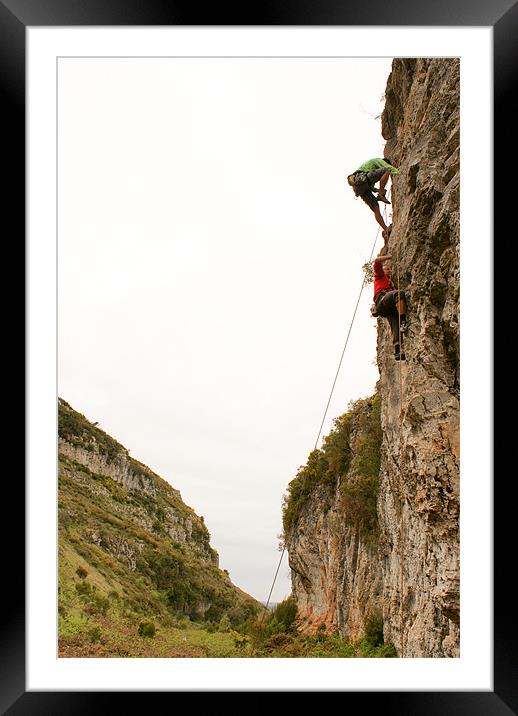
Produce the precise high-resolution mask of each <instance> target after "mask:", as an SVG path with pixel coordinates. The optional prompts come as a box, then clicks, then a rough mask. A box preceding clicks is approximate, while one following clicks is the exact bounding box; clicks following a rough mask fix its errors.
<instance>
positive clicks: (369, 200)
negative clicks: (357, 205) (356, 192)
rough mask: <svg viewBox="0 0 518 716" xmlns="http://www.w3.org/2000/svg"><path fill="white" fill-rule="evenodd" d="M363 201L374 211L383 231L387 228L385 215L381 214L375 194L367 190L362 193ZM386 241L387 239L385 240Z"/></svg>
mask: <svg viewBox="0 0 518 716" xmlns="http://www.w3.org/2000/svg"><path fill="white" fill-rule="evenodd" d="M361 197H362V199H363V201H364V202H365V203H366V204H367V206H368V207H369V208H370V209H371V210H372V211H373V212H374V216H375V217H376V221H377V222H378V224H379V225H380V226H381V228H382V229H383V231H385V230H386V228H387V225H386V224H385V222H384V220H383V217H382V215H381V212H380V209H379V205H378V200H377V199H376V197H375V196H374V194H373V193H372V192H371V191H366V192H365V193H364V194H362V195H361ZM385 243H386V240H385Z"/></svg>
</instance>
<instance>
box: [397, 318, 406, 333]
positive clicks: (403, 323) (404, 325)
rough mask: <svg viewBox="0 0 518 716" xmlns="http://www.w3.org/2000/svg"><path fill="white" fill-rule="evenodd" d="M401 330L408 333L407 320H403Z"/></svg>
mask: <svg viewBox="0 0 518 716" xmlns="http://www.w3.org/2000/svg"><path fill="white" fill-rule="evenodd" d="M399 330H400V331H401V333H406V332H407V331H408V323H407V322H406V321H401V323H400V326H399Z"/></svg>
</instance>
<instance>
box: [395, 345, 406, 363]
mask: <svg viewBox="0 0 518 716" xmlns="http://www.w3.org/2000/svg"><path fill="white" fill-rule="evenodd" d="M394 358H395V359H396V360H406V355H405V354H404V353H401V352H400V350H399V343H396V345H395V346H394Z"/></svg>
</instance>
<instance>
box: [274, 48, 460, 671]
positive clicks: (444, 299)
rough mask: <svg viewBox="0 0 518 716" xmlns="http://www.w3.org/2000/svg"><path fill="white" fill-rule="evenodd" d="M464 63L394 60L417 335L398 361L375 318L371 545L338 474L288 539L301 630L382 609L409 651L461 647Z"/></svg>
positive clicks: (400, 181)
mask: <svg viewBox="0 0 518 716" xmlns="http://www.w3.org/2000/svg"><path fill="white" fill-rule="evenodd" d="M459 69H460V68H459V61H458V60H456V59H431V60H428V59H396V60H394V61H393V64H392V71H391V74H390V76H389V78H388V82H387V88H386V95H385V96H386V103H385V109H384V112H383V115H382V134H383V137H384V138H385V139H386V149H385V156H386V157H387V158H389V159H390V160H391V161H392V163H393V164H395V165H396V166H398V167H399V168H400V173H399V175H398V176H397V177H396V178H395V180H394V183H393V186H392V190H391V201H392V208H393V230H392V233H391V235H390V239H389V244H388V252H390V253H391V254H392V256H393V260H392V269H393V278H394V279H395V281H398V280H399V284H400V286H401V288H404V289H405V290H406V292H407V296H408V303H409V306H408V319H409V330H408V334H407V336H406V338H405V352H406V355H407V360H406V361H402V362H397V361H395V360H394V352H393V347H392V340H391V334H390V328H389V325H388V321H387V320H386V319H384V318H378V319H377V321H378V340H377V362H378V367H379V372H380V380H379V382H378V385H377V386H376V388H377V393H378V395H379V397H380V400H381V429H382V435H383V438H382V442H381V455H380V459H381V462H380V469H379V476H378V480H379V482H378V494H377V521H378V530H379V533H378V539H377V542H376V544H373V542H372V540H368V541H367V542H365V540H364V539H363V538H362V535H361V531H358V530H355V529H353V528H351V527H350V526H347V525H348V524H350V523H351V515H350V514H348V512H347V511H348V510H350V509H351V505H350V504H347V503H346V502H344V500H343V497H342V496H341V491H340V480H339V481H338V483H337V484H336V485H335V486H334V487H333V488H332V489H331V488H329V486H327V487H325V488H324V487H318V488H316V489H315V490H314V491H313V493H312V495H311V497H310V499H309V500H308V501H307V502H306V504H305V505H304V506H303V508H302V509H301V510H300V514H299V515H298V517H297V520H296V521H295V523H294V524H293V525H292V526H291V528H290V530H289V531H288V533H287V534H285V539H286V545H287V548H288V553H289V561H290V566H291V569H292V588H293V594H294V596H295V598H296V601H297V604H298V606H299V613H300V615H301V617H302V627H303V628H306V629H307V628H312V627H314V626H318V624H320V623H323V624H325V625H326V626H327V627H328V628H331V629H338V630H339V631H340V632H341V633H342V634H343V635H344V636H348V637H353V638H355V637H356V636H358V635H359V634H360V633H361V631H362V630H363V629H364V627H365V624H366V621H367V619H368V618H369V615H371V614H372V613H373V612H375V611H376V610H378V609H379V610H381V612H382V613H383V620H384V636H385V641H386V642H391V643H393V644H394V645H395V647H396V649H397V651H398V655H399V656H401V657H455V656H459V641H460V638H459V637H460V634H459V629H460V627H459V623H460V614H459V590H460V586H459V458H460V455H459V389H460V375H459V354H460V349H459V283H460V281H459V181H460V164H459V153H460V147H459V139H460V137H459V129H460V115H459V107H460V94H459V92H460V89H459V88H460V71H459ZM360 438H361V435H359V434H356V435H355V434H354V431H353V432H352V433H351V449H352V450H353V451H354V444H355V441H356V442H357V441H358V440H359V439H360ZM342 479H343V480H345V481H349V480H351V479H352V480H354V475H352V476H351V475H350V474H347V475H344V476H343V478H342Z"/></svg>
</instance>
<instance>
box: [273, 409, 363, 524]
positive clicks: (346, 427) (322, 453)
mask: <svg viewBox="0 0 518 716" xmlns="http://www.w3.org/2000/svg"><path fill="white" fill-rule="evenodd" d="M352 415H353V411H352V410H350V411H348V412H347V413H344V415H341V416H340V417H338V418H335V419H334V421H333V429H332V430H331V432H330V433H329V435H326V437H325V438H324V440H323V443H322V448H321V449H318V448H317V449H315V450H313V451H312V452H311V453H310V454H309V457H308V461H307V463H306V464H305V465H303V466H302V467H300V468H299V470H298V472H297V475H296V477H295V478H294V479H293V480H292V481H291V482H290V483H289V485H288V492H287V494H286V495H284V498H283V512H282V521H283V527H284V532H285V533H286V532H287V531H288V530H289V528H290V527H291V525H292V524H293V523H294V521H295V520H296V518H297V516H298V514H299V512H300V509H301V508H302V506H303V505H304V503H305V502H306V501H307V500H308V498H309V497H310V495H311V494H312V492H313V491H314V490H315V488H316V487H318V486H319V485H324V486H328V487H332V486H334V485H336V482H337V480H338V478H339V477H340V475H343V474H344V473H346V472H347V470H348V468H349V464H350V461H351V448H350V446H349V436H350V431H351V419H352Z"/></svg>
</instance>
